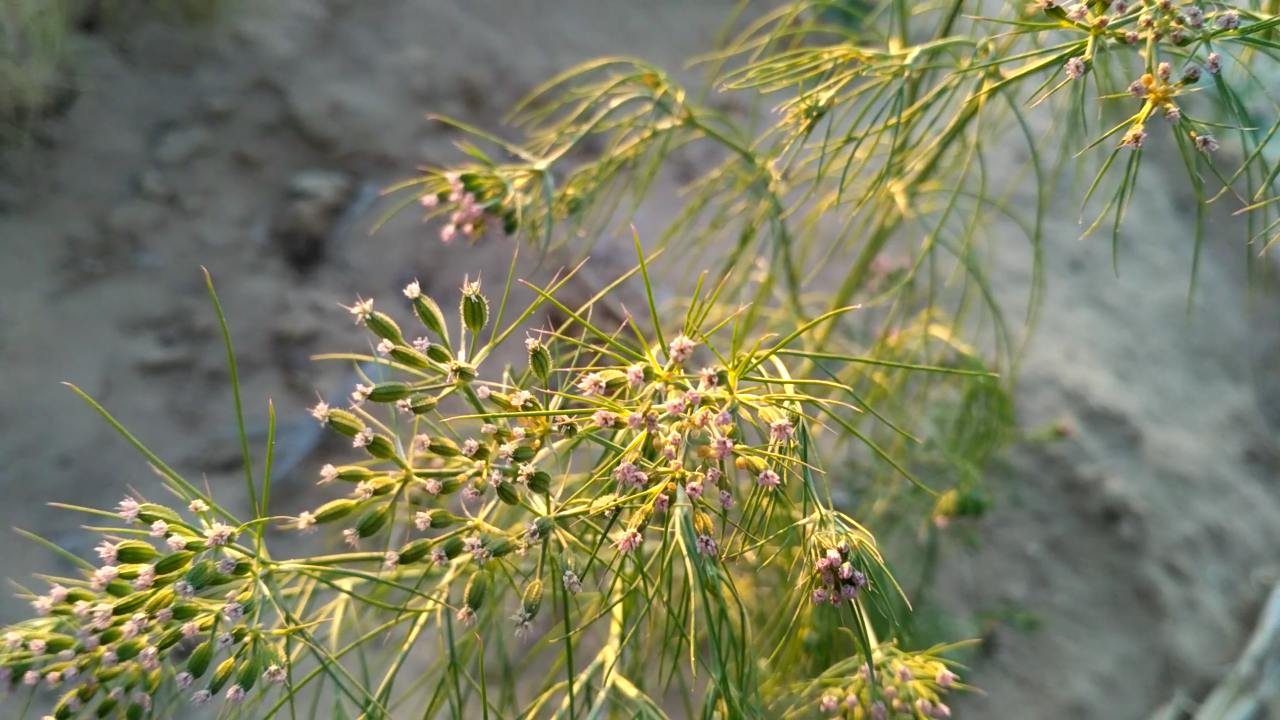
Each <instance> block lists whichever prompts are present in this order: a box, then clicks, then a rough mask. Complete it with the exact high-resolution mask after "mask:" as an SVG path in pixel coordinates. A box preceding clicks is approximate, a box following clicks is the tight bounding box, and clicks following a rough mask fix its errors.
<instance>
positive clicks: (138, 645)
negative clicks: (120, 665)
mask: <svg viewBox="0 0 1280 720" xmlns="http://www.w3.org/2000/svg"><path fill="white" fill-rule="evenodd" d="M146 646H147V639H146V638H144V637H136V638H131V639H129V640H125V641H124V642H122V643H120V644H119V645H117V646H116V657H117V658H119V659H121V660H132V659H134V658H136V657H138V653H140V652H142V650H143V648H145V647H146Z"/></svg>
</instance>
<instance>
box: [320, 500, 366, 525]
mask: <svg viewBox="0 0 1280 720" xmlns="http://www.w3.org/2000/svg"><path fill="white" fill-rule="evenodd" d="M359 506H360V503H358V502H356V501H355V500H351V499H343V500H333V501H331V502H327V503H325V504H324V505H321V506H320V507H319V508H318V509H317V510H316V511H315V514H314V515H313V516H312V517H314V518H315V521H316V522H317V523H327V522H333V521H335V520H341V519H342V518H344V517H346V516H348V515H350V514H351V512H352V511H353V510H355V509H356V508H357V507H359Z"/></svg>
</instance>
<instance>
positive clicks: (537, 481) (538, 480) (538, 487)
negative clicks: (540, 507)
mask: <svg viewBox="0 0 1280 720" xmlns="http://www.w3.org/2000/svg"><path fill="white" fill-rule="evenodd" d="M529 490H530V491H531V492H535V493H538V494H539V495H543V494H546V493H547V492H548V491H550V490H551V473H548V472H547V471H546V470H535V471H534V473H533V476H532V477H530V478H529Z"/></svg>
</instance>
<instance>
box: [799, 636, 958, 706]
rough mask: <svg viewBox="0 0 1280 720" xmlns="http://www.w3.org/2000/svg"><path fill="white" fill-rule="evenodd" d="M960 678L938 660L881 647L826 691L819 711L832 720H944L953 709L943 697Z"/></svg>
mask: <svg viewBox="0 0 1280 720" xmlns="http://www.w3.org/2000/svg"><path fill="white" fill-rule="evenodd" d="M873 667H874V669H873ZM959 679H960V678H959V676H957V675H956V674H955V673H953V672H952V671H951V669H950V668H949V667H947V665H946V664H944V663H943V662H941V661H939V660H937V659H934V658H932V657H929V656H927V655H911V654H907V653H903V652H900V651H898V650H896V648H893V647H892V646H885V647H881V648H878V649H876V650H875V651H874V653H873V659H872V662H871V663H870V664H863V665H861V666H860V667H859V670H858V673H857V674H856V675H854V676H852V677H849V678H846V679H845V680H844V681H843V682H841V683H840V684H839V685H838V686H834V687H829V688H827V689H826V690H825V691H824V692H823V694H822V696H821V698H820V699H819V700H818V709H819V710H820V711H821V712H822V713H823V715H824V717H829V718H831V719H832V720H854V719H855V718H856V719H857V720H891V719H893V718H900V719H903V720H906V719H908V718H909V719H910V720H921V719H927V718H934V719H936V720H946V719H947V718H950V717H951V708H950V707H948V706H947V705H946V703H944V702H942V699H943V696H945V694H946V693H947V692H949V691H951V690H952V689H955V688H958V687H959Z"/></svg>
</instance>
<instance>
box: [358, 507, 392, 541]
mask: <svg viewBox="0 0 1280 720" xmlns="http://www.w3.org/2000/svg"><path fill="white" fill-rule="evenodd" d="M390 517H391V506H390V505H383V506H374V507H371V508H369V509H368V510H366V511H365V513H364V515H361V516H360V519H359V520H357V521H356V534H357V535H359V536H360V537H362V538H367V537H370V536H372V535H376V534H377V533H378V531H379V530H381V529H382V528H384V527H386V525H387V520H388V519H390Z"/></svg>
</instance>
